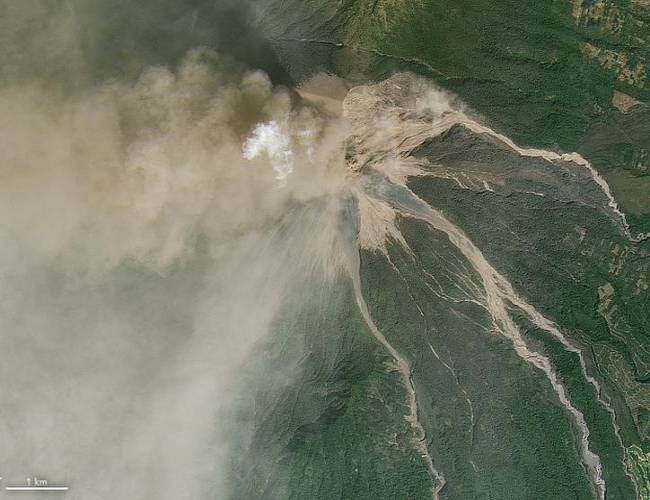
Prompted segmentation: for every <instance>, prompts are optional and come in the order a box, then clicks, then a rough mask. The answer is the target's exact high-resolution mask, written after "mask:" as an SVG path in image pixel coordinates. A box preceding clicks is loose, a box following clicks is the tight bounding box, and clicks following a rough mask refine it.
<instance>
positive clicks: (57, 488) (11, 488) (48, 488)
mask: <svg viewBox="0 0 650 500" xmlns="http://www.w3.org/2000/svg"><path fill="white" fill-rule="evenodd" d="M68 489H69V488H68V487H67V486H7V487H6V488H5V490H7V491H68Z"/></svg>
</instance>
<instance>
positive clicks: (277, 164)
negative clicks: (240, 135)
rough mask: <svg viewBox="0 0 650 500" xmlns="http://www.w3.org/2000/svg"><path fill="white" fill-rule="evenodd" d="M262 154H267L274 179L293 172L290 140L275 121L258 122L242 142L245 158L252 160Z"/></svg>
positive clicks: (279, 178) (280, 178) (282, 177)
mask: <svg viewBox="0 0 650 500" xmlns="http://www.w3.org/2000/svg"><path fill="white" fill-rule="evenodd" d="M262 154H266V155H268V158H269V160H270V161H271V165H272V166H273V170H275V173H276V179H278V180H282V179H284V178H285V177H287V176H288V175H289V174H290V173H291V172H293V151H291V148H290V140H289V137H288V136H287V134H286V132H285V131H284V130H283V127H281V126H280V125H279V124H278V123H277V122H276V121H270V122H268V123H259V124H258V125H257V126H256V127H255V130H253V135H251V136H250V137H249V138H248V139H247V140H246V143H245V144H244V158H246V159H247V160H253V159H255V158H257V157H259V156H260V155H262Z"/></svg>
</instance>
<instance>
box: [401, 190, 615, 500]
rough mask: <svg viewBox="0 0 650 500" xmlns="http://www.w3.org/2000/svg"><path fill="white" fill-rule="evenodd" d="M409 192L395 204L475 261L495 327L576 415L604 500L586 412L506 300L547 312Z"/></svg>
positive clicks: (584, 457)
mask: <svg viewBox="0 0 650 500" xmlns="http://www.w3.org/2000/svg"><path fill="white" fill-rule="evenodd" d="M409 196H411V197H412V198H411V200H409V201H410V204H409V205H407V204H405V203H400V202H399V201H398V202H396V203H395V205H396V207H395V208H396V209H397V210H398V211H400V212H401V213H402V214H404V215H405V216H410V217H414V218H418V219H421V220H424V221H426V222H428V223H429V224H430V225H431V226H432V227H433V228H435V229H437V230H440V231H444V232H445V233H446V234H447V236H448V237H449V240H450V241H451V242H452V243H453V244H454V246H456V248H458V250H460V252H461V253H462V254H463V255H464V256H465V257H466V258H467V260H468V261H469V262H470V263H471V264H472V265H473V267H474V269H475V271H476V272H477V273H478V274H479V276H480V277H481V279H482V281H483V288H484V291H485V307H486V309H487V310H488V312H489V313H490V315H491V316H492V319H493V321H494V326H495V328H496V329H497V330H498V331H499V332H501V333H502V334H503V335H504V336H506V337H507V338H509V339H510V340H511V341H512V345H513V347H514V349H515V352H516V353H517V355H518V356H519V357H520V358H521V359H523V360H524V361H526V362H527V363H529V364H531V365H533V366H534V367H536V368H538V369H539V370H541V371H542V372H543V373H544V374H545V375H546V378H547V379H548V381H549V382H550V384H551V386H552V388H553V390H554V391H555V393H556V395H557V397H558V399H559V400H560V402H561V403H562V405H563V406H564V407H565V408H566V410H567V411H568V412H569V414H570V415H571V416H572V417H573V420H574V422H575V425H576V427H577V428H578V431H579V433H580V453H581V456H582V462H583V464H584V466H585V468H586V469H587V471H588V473H589V476H590V479H591V482H592V484H593V487H594V489H595V492H596V495H597V497H598V498H599V499H600V500H603V499H604V498H605V493H606V486H605V481H604V479H603V477H602V465H601V463H600V458H599V457H598V455H596V454H595V453H593V452H592V451H591V450H590V448H589V429H588V427H587V424H586V422H585V418H584V415H583V414H582V412H580V410H578V409H577V408H575V407H574V406H573V404H572V403H571V401H570V399H569V397H568V395H567V392H566V389H565V388H564V386H563V385H562V383H561V382H560V381H559V379H558V376H557V373H556V372H555V370H554V369H553V367H552V365H551V362H550V360H549V359H548V358H547V357H546V356H544V355H542V354H540V353H538V352H535V351H532V350H530V349H529V348H528V346H527V345H526V342H525V341H524V338H523V335H522V334H521V331H520V330H519V327H518V326H517V325H516V324H515V322H514V321H513V320H512V318H511V317H510V314H509V313H508V308H507V305H506V304H507V302H510V303H513V304H525V306H526V308H527V313H528V314H532V311H534V312H535V318H537V319H541V318H543V316H541V315H540V314H539V313H537V311H535V310H534V308H533V307H532V306H530V305H528V304H526V303H525V302H523V300H522V299H520V298H519V297H518V296H517V295H516V294H515V293H514V291H513V289H512V286H511V285H510V283H509V282H508V281H507V280H506V278H505V277H503V276H502V275H501V274H499V273H498V272H497V271H496V270H495V269H494V268H493V267H492V266H491V265H490V264H489V263H488V261H487V260H486V259H485V257H484V256H483V254H482V253H481V251H480V250H479V249H478V248H477V247H476V246H475V245H474V243H472V241H471V240H470V239H469V238H468V237H467V236H466V235H465V234H464V233H463V231H461V230H460V229H459V228H458V227H456V226H455V225H454V224H452V223H451V222H450V221H449V220H448V219H446V218H445V217H444V216H443V215H442V214H441V213H440V212H438V211H437V210H435V209H433V208H431V207H430V206H429V205H428V204H426V203H425V202H424V201H423V200H421V199H420V198H418V197H417V196H416V195H415V194H413V193H412V192H410V191H409ZM558 333H559V332H558ZM560 335H561V334H560ZM594 382H595V380H594Z"/></svg>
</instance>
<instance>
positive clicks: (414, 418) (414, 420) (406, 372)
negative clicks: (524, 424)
mask: <svg viewBox="0 0 650 500" xmlns="http://www.w3.org/2000/svg"><path fill="white" fill-rule="evenodd" d="M354 255H356V258H354V257H352V258H351V259H350V260H351V261H352V262H350V265H349V273H350V277H351V279H352V283H353V286H354V295H355V298H356V301H357V306H358V307H359V310H360V311H361V315H362V316H363V319H364V321H365V322H366V325H368V328H369V329H370V332H371V333H372V335H373V336H374V337H375V339H376V340H377V342H379V343H380V344H381V345H382V346H383V347H384V349H386V351H388V353H389V354H390V356H391V357H392V358H393V360H394V362H395V368H396V370H397V372H398V373H399V375H400V378H401V379H402V383H403V385H404V388H405V389H406V394H407V406H408V408H409V414H408V415H406V416H405V419H406V421H407V422H408V423H409V425H410V426H411V429H412V431H413V434H414V437H413V444H414V446H415V448H416V449H417V451H418V453H420V456H421V457H422V458H423V459H424V461H425V462H426V464H427V468H428V470H429V474H430V475H431V479H432V480H433V486H432V488H431V493H432V496H433V498H434V500H438V498H439V495H440V491H441V490H442V488H443V487H444V486H445V483H446V481H445V477H444V475H443V474H442V473H441V472H440V471H438V470H437V469H436V468H435V467H434V465H433V459H432V457H431V453H429V449H428V447H427V443H426V432H425V430H424V427H423V426H422V423H421V422H420V420H419V411H418V401H417V396H416V393H415V385H414V384H413V378H412V376H411V365H410V363H409V362H408V360H407V359H406V358H405V357H404V356H402V355H401V354H400V353H399V352H398V351H397V350H396V349H395V348H394V347H393V346H392V345H391V343H390V342H389V341H388V339H387V338H386V337H385V336H384V334H383V333H381V331H380V330H379V328H377V325H376V324H375V322H374V321H373V320H372V317H371V315H370V311H369V310H368V305H367V304H366V301H365V299H364V297H363V293H362V291H361V276H360V275H359V266H360V262H359V254H358V253H357V252H354Z"/></svg>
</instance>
